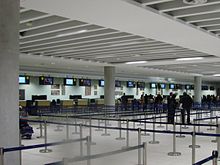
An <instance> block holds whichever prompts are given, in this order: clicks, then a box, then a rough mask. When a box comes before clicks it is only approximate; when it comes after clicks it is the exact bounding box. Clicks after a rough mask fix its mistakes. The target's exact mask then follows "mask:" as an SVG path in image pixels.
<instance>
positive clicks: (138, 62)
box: [125, 61, 147, 64]
mask: <svg viewBox="0 0 220 165" xmlns="http://www.w3.org/2000/svg"><path fill="white" fill-rule="evenodd" d="M146 62H147V61H132V62H126V63H125V64H144V63H146Z"/></svg>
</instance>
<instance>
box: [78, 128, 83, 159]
mask: <svg viewBox="0 0 220 165" xmlns="http://www.w3.org/2000/svg"><path fill="white" fill-rule="evenodd" d="M79 133H80V134H79V136H80V139H82V138H83V130H82V124H80V125H79ZM80 156H83V141H82V140H80Z"/></svg>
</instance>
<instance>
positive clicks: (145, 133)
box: [141, 113, 150, 136]
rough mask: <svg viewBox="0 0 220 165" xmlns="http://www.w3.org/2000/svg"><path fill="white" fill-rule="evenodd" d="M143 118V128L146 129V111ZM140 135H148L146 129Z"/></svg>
mask: <svg viewBox="0 0 220 165" xmlns="http://www.w3.org/2000/svg"><path fill="white" fill-rule="evenodd" d="M144 116H145V119H144V121H145V122H144V129H145V130H146V129H147V123H146V113H145V115H144ZM141 135H142V136H150V134H149V133H147V132H146V131H144V133H142V134H141Z"/></svg>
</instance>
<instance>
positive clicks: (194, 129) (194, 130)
mask: <svg viewBox="0 0 220 165" xmlns="http://www.w3.org/2000/svg"><path fill="white" fill-rule="evenodd" d="M193 124H195V120H194V121H193ZM193 132H196V126H195V125H194V126H193ZM192 147H193V146H192V145H189V148H192ZM195 148H200V145H197V144H196V138H195Z"/></svg>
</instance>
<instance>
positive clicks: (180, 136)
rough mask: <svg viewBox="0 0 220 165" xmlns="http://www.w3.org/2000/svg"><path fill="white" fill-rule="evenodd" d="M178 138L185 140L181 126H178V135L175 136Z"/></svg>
mask: <svg viewBox="0 0 220 165" xmlns="http://www.w3.org/2000/svg"><path fill="white" fill-rule="evenodd" d="M176 137H178V138H185V137H186V136H185V135H183V134H182V125H181V124H180V134H179V135H177V136H176Z"/></svg>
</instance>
